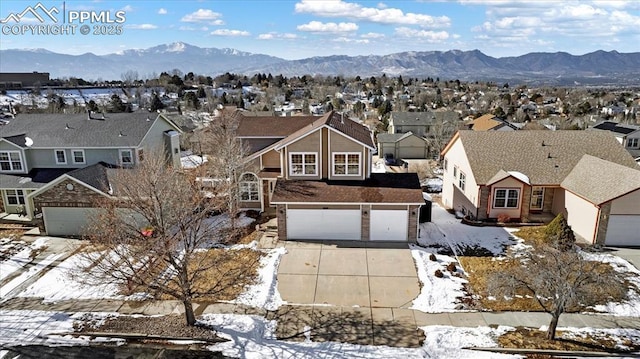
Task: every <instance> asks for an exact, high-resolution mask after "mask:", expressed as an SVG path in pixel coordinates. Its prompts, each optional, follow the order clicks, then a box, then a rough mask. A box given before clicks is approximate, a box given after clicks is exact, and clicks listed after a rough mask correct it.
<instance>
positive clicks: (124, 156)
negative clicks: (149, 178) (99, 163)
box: [120, 150, 133, 165]
mask: <svg viewBox="0 0 640 359" xmlns="http://www.w3.org/2000/svg"><path fill="white" fill-rule="evenodd" d="M120 163H121V164H123V165H130V164H133V155H131V150H120Z"/></svg>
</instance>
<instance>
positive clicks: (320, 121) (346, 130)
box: [277, 111, 376, 149]
mask: <svg viewBox="0 0 640 359" xmlns="http://www.w3.org/2000/svg"><path fill="white" fill-rule="evenodd" d="M323 126H328V127H330V128H332V129H334V130H336V131H338V132H340V133H342V134H344V135H346V136H348V137H351V138H353V139H354V140H356V141H358V142H360V143H362V144H364V145H365V146H368V147H370V148H372V149H375V148H376V145H375V144H374V143H373V137H372V135H371V131H370V130H369V129H368V128H367V127H365V126H363V125H361V124H359V123H357V122H355V121H351V120H350V119H348V118H344V116H343V115H342V114H340V113H338V112H335V111H331V112H329V113H327V114H325V115H323V116H321V117H319V118H317V119H316V120H315V121H313V122H312V123H311V124H309V125H307V126H305V127H303V128H301V129H299V130H298V131H296V132H294V133H292V134H290V135H289V136H287V137H286V138H285V139H283V140H282V141H280V142H279V143H278V145H277V147H284V146H285V145H287V144H288V143H291V142H293V141H295V140H297V139H298V138H300V137H303V136H305V135H306V134H308V133H311V132H313V131H314V130H317V129H318V128H321V127H323Z"/></svg>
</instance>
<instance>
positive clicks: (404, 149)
mask: <svg viewBox="0 0 640 359" xmlns="http://www.w3.org/2000/svg"><path fill="white" fill-rule="evenodd" d="M377 140H378V154H379V155H380V157H382V156H384V155H387V154H392V155H393V158H405V159H412V158H428V156H429V145H428V143H427V141H426V140H425V139H424V138H422V137H418V136H416V135H414V134H413V133H412V132H407V133H380V134H378V138H377Z"/></svg>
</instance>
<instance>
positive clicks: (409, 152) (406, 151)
mask: <svg viewBox="0 0 640 359" xmlns="http://www.w3.org/2000/svg"><path fill="white" fill-rule="evenodd" d="M399 152H400V153H399V154H398V157H400V158H425V156H424V147H400V151H399Z"/></svg>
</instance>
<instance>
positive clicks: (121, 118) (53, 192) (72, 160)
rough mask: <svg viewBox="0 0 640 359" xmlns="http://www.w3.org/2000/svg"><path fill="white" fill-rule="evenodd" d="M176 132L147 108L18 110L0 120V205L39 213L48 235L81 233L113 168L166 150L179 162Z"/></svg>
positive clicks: (28, 214)
mask: <svg viewBox="0 0 640 359" xmlns="http://www.w3.org/2000/svg"><path fill="white" fill-rule="evenodd" d="M180 133H181V131H180V129H179V128H178V127H176V126H175V124H173V123H172V122H171V121H170V120H168V119H167V118H165V117H164V116H162V115H157V114H150V113H110V114H107V115H106V116H105V115H101V114H86V113H85V114H20V115H18V116H16V118H15V119H13V120H12V121H11V122H10V123H9V124H7V125H4V126H2V127H0V198H1V201H0V204H1V208H0V212H2V213H4V216H7V215H11V214H20V215H23V216H26V217H27V218H34V217H36V216H38V217H39V216H40V215H41V216H42V218H43V221H44V227H45V230H46V232H47V234H49V235H78V234H80V233H81V231H82V228H83V226H85V225H86V224H87V221H88V218H89V217H90V216H91V214H92V211H94V208H93V199H94V198H93V196H96V195H99V196H111V195H112V188H110V185H109V181H108V178H109V174H110V173H111V172H112V170H113V168H115V167H129V166H134V165H135V164H136V163H138V162H139V161H144V155H145V151H151V150H156V149H164V151H165V153H166V154H167V156H168V161H169V162H170V163H172V164H173V165H176V166H179V165H180V148H179V135H180Z"/></svg>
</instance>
